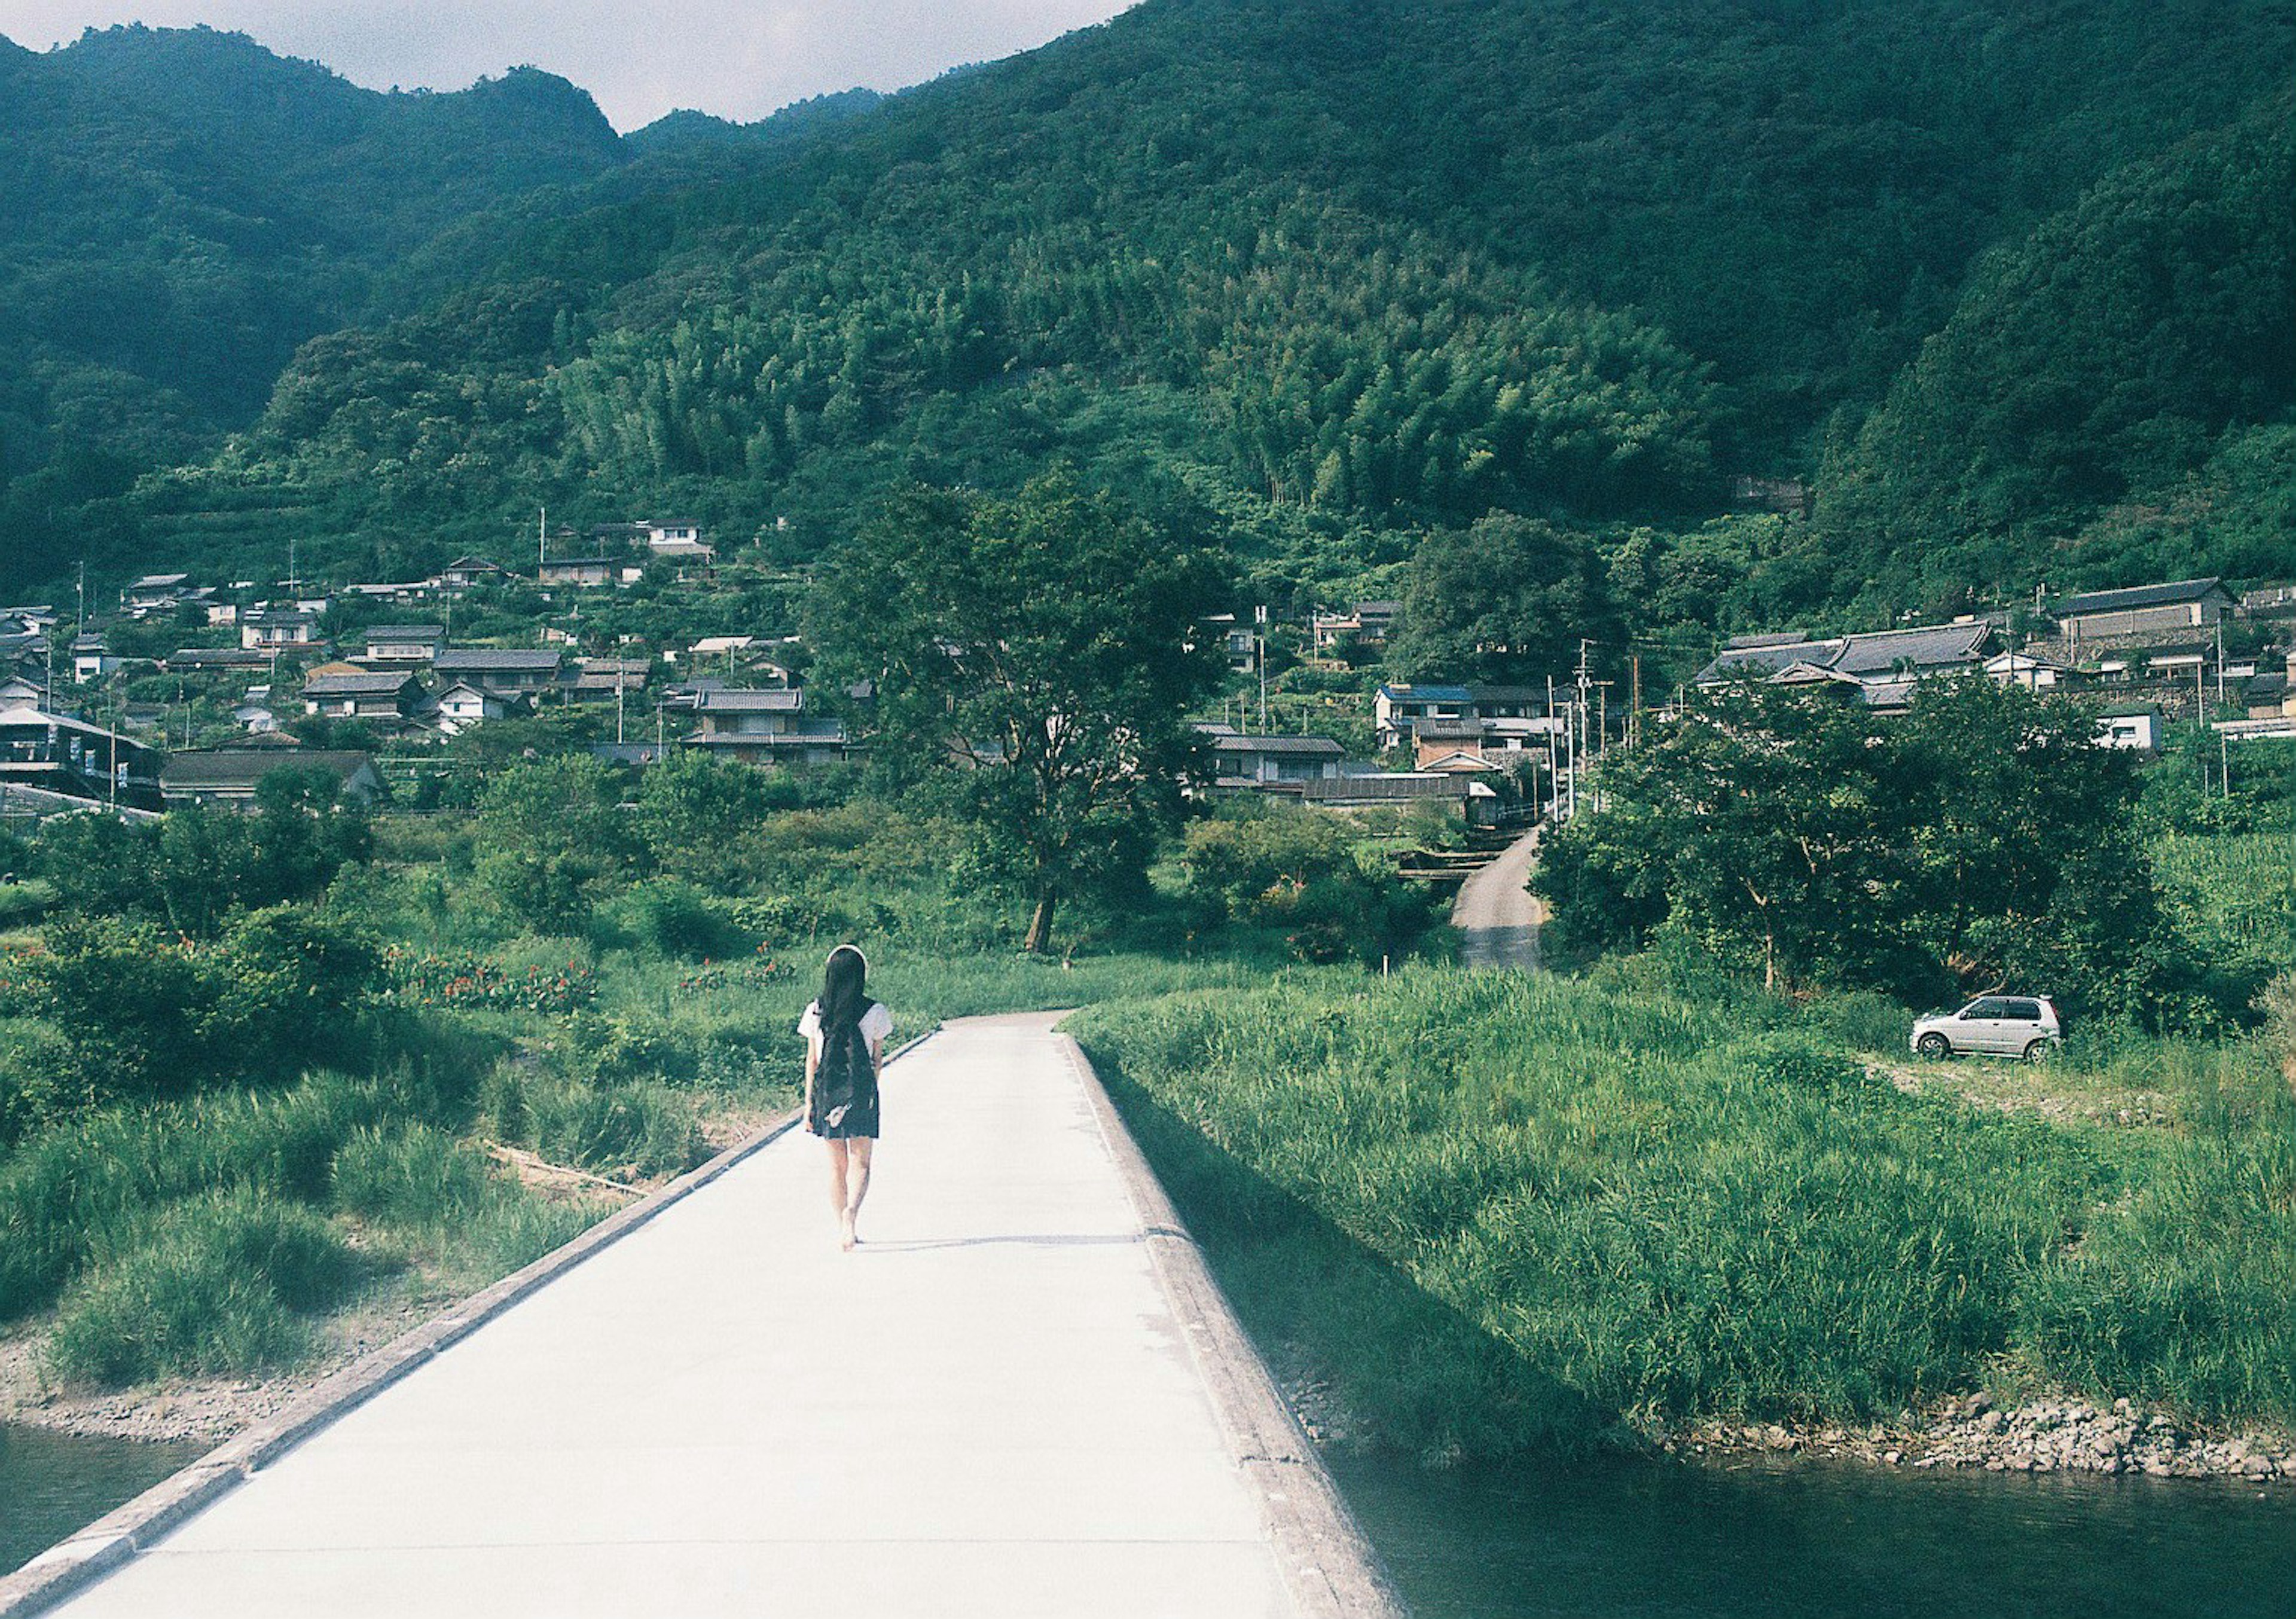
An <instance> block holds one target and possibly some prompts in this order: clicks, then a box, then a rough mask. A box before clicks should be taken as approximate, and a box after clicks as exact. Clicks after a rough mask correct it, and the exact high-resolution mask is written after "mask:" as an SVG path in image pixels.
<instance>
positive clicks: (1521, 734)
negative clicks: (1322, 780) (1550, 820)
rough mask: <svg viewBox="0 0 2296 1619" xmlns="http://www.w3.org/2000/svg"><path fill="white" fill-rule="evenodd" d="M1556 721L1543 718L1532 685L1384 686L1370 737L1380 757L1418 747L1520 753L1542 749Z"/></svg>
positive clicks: (1556, 730) (1541, 700)
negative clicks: (1376, 745) (1531, 749)
mask: <svg viewBox="0 0 2296 1619" xmlns="http://www.w3.org/2000/svg"><path fill="white" fill-rule="evenodd" d="M1561 731H1562V721H1561V720H1559V719H1554V718H1551V717H1549V716H1548V715H1547V713H1546V691H1544V690H1543V689H1542V688H1538V687H1533V686H1463V685H1451V684H1447V683H1439V682H1422V683H1404V682H1390V683H1387V684H1385V685H1382V686H1381V687H1380V688H1379V690H1378V691H1377V692H1375V693H1374V695H1373V698H1372V732H1373V735H1374V739H1375V740H1376V741H1377V743H1378V746H1379V749H1380V751H1381V752H1382V753H1387V752H1391V751H1392V750H1394V749H1395V748H1402V747H1405V746H1406V745H1407V746H1409V747H1410V748H1412V749H1413V750H1414V752H1415V753H1416V752H1418V751H1419V750H1420V749H1421V748H1422V745H1423V744H1425V745H1431V746H1432V747H1434V748H1435V750H1436V754H1437V755H1438V756H1439V755H1441V754H1447V753H1451V752H1455V751H1457V750H1459V749H1461V748H1467V749H1472V750H1473V751H1475V752H1478V753H1489V752H1501V753H1520V752H1521V751H1522V750H1523V749H1524V748H1546V747H1550V746H1551V745H1552V744H1553V741H1554V738H1555V736H1557V735H1558V734H1560V732H1561Z"/></svg>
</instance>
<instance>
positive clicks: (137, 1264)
mask: <svg viewBox="0 0 2296 1619" xmlns="http://www.w3.org/2000/svg"><path fill="white" fill-rule="evenodd" d="M102 1246H103V1247H104V1248H106V1249H111V1248H114V1247H116V1248H117V1250H118V1251H116V1252H103V1253H100V1254H99V1255H98V1257H99V1259H100V1261H102V1263H99V1264H98V1265H97V1266H96V1267H95V1268H94V1270H93V1271H92V1272H91V1274H90V1275H89V1277H88V1278H87V1279H86V1280H85V1281H84V1282H82V1283H81V1284H80V1285H78V1286H77V1287H75V1288H73V1289H72V1290H71V1292H70V1294H69V1295H67V1296H66V1297H65V1299H64V1301H63V1304H62V1308H61V1310H60V1311H59V1312H58V1313H57V1319H56V1324H55V1327H54V1329H53V1331H52V1332H51V1334H50V1335H49V1338H48V1345H47V1356H48V1361H49V1363H50V1365H51V1366H52V1367H53V1369H54V1370H56V1371H57V1372H58V1373H60V1374H61V1375H62V1376H63V1377H65V1378H70V1379H71V1380H73V1381H76V1382H83V1383H94V1384H98V1385H102V1386H117V1385H119V1384H123V1383H128V1382H134V1381H136V1380H138V1379H143V1378H155V1377H161V1376H166V1375H169V1374H199V1373H229V1372H247V1371H255V1370H263V1369H266V1368H269V1367H274V1366H280V1365H285V1364H288V1363H290V1362H291V1361H295V1360H297V1359H299V1357H300V1356H301V1355H302V1354H303V1353H305V1352H306V1350H307V1347H308V1345H309V1343H310V1338H311V1328H310V1324H309V1318H310V1317H311V1316H312V1315H313V1314H314V1313H315V1312H318V1311H321V1310H324V1309H325V1308H326V1307H328V1306H329V1305H331V1304H334V1303H336V1302H338V1301H339V1300H340V1299H341V1298H342V1297H343V1296H345V1295H346V1294H348V1292H349V1291H350V1290H351V1289H352V1288H354V1287H356V1286H357V1282H358V1280H359V1278H360V1275H361V1272H362V1270H363V1267H362V1265H361V1263H360V1262H359V1260H358V1258H357V1255H354V1254H353V1253H352V1251H351V1250H350V1248H349V1247H348V1246H347V1245H346V1244H345V1243H344V1241H343V1239H342V1238H341V1237H340V1234H339V1233H338V1232H337V1231H335V1229H334V1228H333V1227H332V1225H330V1224H329V1223H328V1222H327V1221H326V1220H325V1219H324V1217H323V1216H321V1215H320V1214H316V1213H315V1212H314V1211H312V1210H310V1209H308V1208H306V1207H304V1206H301V1205H299V1204H296V1203H291V1202H287V1201H284V1200H283V1199H281V1198H277V1197H276V1196H275V1195H273V1194H272V1193H270V1192H267V1191H264V1190H258V1189H257V1188H254V1187H251V1186H246V1185H242V1186H239V1187H235V1188H234V1189H232V1190H227V1191H211V1192H208V1193H205V1194H203V1195H201V1196H200V1197H197V1198H190V1199H187V1200H185V1201H184V1202H182V1203H179V1204H176V1205H175V1206H172V1207H170V1208H169V1209H168V1210H167V1212H166V1213H165V1214H162V1215H161V1216H160V1218H159V1219H157V1220H156V1221H154V1222H152V1223H151V1224H150V1225H149V1226H148V1227H142V1228H137V1229H135V1230H134V1231H133V1232H132V1234H131V1233H130V1232H128V1231H119V1232H117V1233H115V1234H113V1235H112V1236H111V1237H109V1238H108V1239H106V1241H105V1243H104V1244H103V1245H102Z"/></svg>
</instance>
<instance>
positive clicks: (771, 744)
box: [685, 720, 845, 748]
mask: <svg viewBox="0 0 2296 1619" xmlns="http://www.w3.org/2000/svg"><path fill="white" fill-rule="evenodd" d="M685 740H686V741H687V742H688V743H689V744H690V745H692V746H693V747H695V748H805V747H809V746H815V745H817V744H820V743H823V742H839V743H841V742H843V741H844V740H845V726H844V724H843V722H841V721H839V720H800V721H799V722H798V723H797V724H794V725H791V727H790V728H789V729H788V730H786V731H760V732H742V731H721V732H714V733H713V732H695V733H694V734H693V735H692V736H690V737H687V738H686V739H685Z"/></svg>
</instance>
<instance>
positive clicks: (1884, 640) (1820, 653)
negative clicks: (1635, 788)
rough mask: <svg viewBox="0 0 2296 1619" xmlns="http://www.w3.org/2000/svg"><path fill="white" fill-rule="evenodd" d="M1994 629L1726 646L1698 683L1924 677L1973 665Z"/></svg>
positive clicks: (1940, 628) (1977, 624)
mask: <svg viewBox="0 0 2296 1619" xmlns="http://www.w3.org/2000/svg"><path fill="white" fill-rule="evenodd" d="M1992 634H1993V626H1991V625H1990V624H1988V623H1985V622H1983V621H1981V620H1974V621H1972V622H1970V623H1968V624H1921V625H1915V626H1911V627H1909V628H1907V629H1902V630H1874V631H1870V632H1867V633H1866V634H1857V635H1838V636H1835V637H1833V639H1831V640H1827V641H1781V642H1769V643H1767V644H1766V645H1761V646H1737V647H1727V648H1725V649H1724V650H1723V651H1722V652H1721V654H1720V655H1719V656H1718V657H1717V658H1715V659H1714V661H1713V662H1712V663H1710V664H1708V665H1707V666H1705V667H1704V668H1703V669H1702V670H1700V671H1699V672H1698V677H1697V682H1696V683H1697V684H1699V685H1702V686H1703V685H1712V684H1714V683H1717V682H1719V681H1726V680H1731V679H1734V678H1736V677H1739V676H1742V675H1745V676H1752V677H1755V678H1758V679H1759V678H1763V677H1768V676H1776V675H1783V674H1784V673H1785V672H1786V671H1787V670H1789V669H1792V668H1794V667H1795V666H1798V665H1806V666H1808V667H1810V668H1812V669H1824V670H1830V671H1832V672H1833V673H1834V674H1837V675H1850V676H1853V677H1857V678H1859V679H1866V678H1871V677H1872V676H1874V675H1887V674H1889V673H1890V671H1892V670H1894V669H1897V668H1898V667H1900V666H1906V667H1910V668H1912V669H1915V670H1917V671H1919V672H1921V673H1923V674H1931V673H1934V672H1936V671H1937V670H1939V669H1949V668H1953V667H1955V666H1959V665H1975V664H1977V663H1978V662H1979V661H1980V655H1981V649H1982V648H1983V647H1984V645H1985V642H1987V640H1989V638H1990V637H1991V635H1992Z"/></svg>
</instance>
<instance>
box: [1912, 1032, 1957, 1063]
mask: <svg viewBox="0 0 2296 1619" xmlns="http://www.w3.org/2000/svg"><path fill="white" fill-rule="evenodd" d="M1914 1050H1915V1051H1919V1052H1920V1053H1921V1054H1922V1055H1923V1056H1924V1057H1930V1058H1937V1057H1950V1056H1951V1055H1953V1042H1952V1041H1950V1040H1948V1039H1947V1038H1946V1037H1945V1036H1944V1035H1942V1034H1924V1035H1923V1036H1922V1037H1921V1040H1920V1041H1919V1042H1918V1043H1916V1044H1915V1047H1914Z"/></svg>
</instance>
